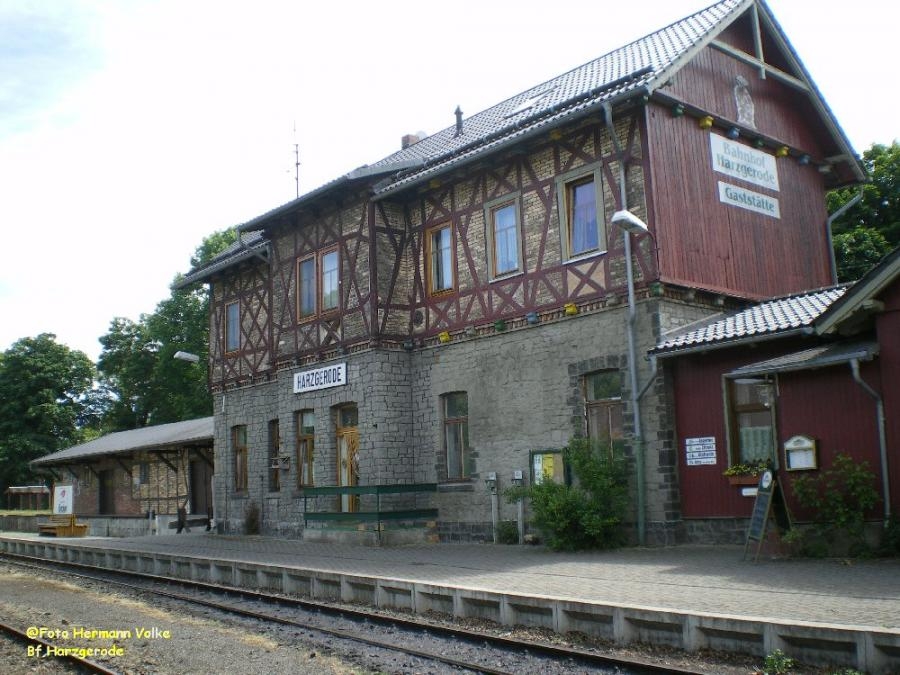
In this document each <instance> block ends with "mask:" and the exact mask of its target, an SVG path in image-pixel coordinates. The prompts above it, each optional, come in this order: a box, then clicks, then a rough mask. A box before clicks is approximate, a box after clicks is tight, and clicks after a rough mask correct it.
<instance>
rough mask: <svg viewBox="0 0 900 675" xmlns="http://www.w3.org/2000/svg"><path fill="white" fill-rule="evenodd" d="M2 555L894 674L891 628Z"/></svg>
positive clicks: (13, 546)
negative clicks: (775, 653)
mask: <svg viewBox="0 0 900 675" xmlns="http://www.w3.org/2000/svg"><path fill="white" fill-rule="evenodd" d="M0 551H3V552H8V553H13V554H19V555H25V556H32V557H35V558H41V559H46V560H55V561H64V562H74V563H80V564H85V565H92V566H96V567H100V568H105V569H111V570H117V569H121V570H127V571H135V572H146V573H151V574H157V575H163V576H171V577H175V578H181V579H190V580H196V581H206V582H211V583H221V584H224V585H231V586H238V587H243V588H251V589H258V590H262V591H270V592H274V593H287V594H293V595H298V596H304V597H309V598H312V599H316V600H325V601H339V602H353V603H363V604H367V605H370V606H373V607H377V608H384V609H399V610H405V611H409V612H413V613H417V614H425V613H428V612H437V613H441V614H445V615H452V616H454V617H457V618H479V619H484V620H489V621H493V622H496V623H498V624H502V625H507V626H514V625H525V626H536V627H543V628H547V629H549V630H553V631H556V632H559V633H566V632H580V633H585V634H587V635H592V636H596V637H599V638H601V639H605V640H609V641H610V642H613V643H616V644H619V645H626V644H629V643H632V642H644V643H651V644H663V645H668V646H671V647H675V648H679V649H684V650H686V651H696V650H699V649H703V648H709V649H715V650H720V651H730V652H737V653H745V654H751V655H754V656H759V657H763V656H765V655H766V654H770V653H771V652H773V651H774V650H776V649H781V650H782V651H783V652H785V653H786V654H788V655H789V656H792V657H794V658H796V659H799V660H801V661H804V662H807V663H811V664H815V665H833V666H836V667H850V668H856V669H858V670H861V671H863V672H867V673H871V674H873V675H881V674H888V673H896V672H898V671H900V630H893V629H879V628H877V627H869V626H847V625H837V624H825V623H812V622H802V621H796V622H788V621H772V620H769V619H763V618H755V617H746V616H740V617H739V616H732V615H727V614H711V613H700V612H681V611H677V610H672V609H665V608H658V607H646V606H637V605H624V604H603V603H595V602H584V601H580V600H577V599H572V598H559V597H548V596H539V595H521V594H513V593H504V592H498V591H492V590H489V589H479V588H467V587H464V586H448V585H434V584H428V583H423V582H420V581H411V580H404V579H396V578H390V577H383V576H368V575H358V574H346V573H342V572H341V573H339V572H330V571H327V570H321V569H306V568H302V567H288V566H283V565H282V566H280V565H274V564H265V563H258V562H242V561H234V560H225V559H209V558H199V557H192V556H185V555H177V554H172V553H158V552H139V551H125V550H115V549H111V548H104V549H98V548H93V547H89V546H79V545H78V541H77V540H51V539H48V540H41V539H18V538H6V537H0Z"/></svg>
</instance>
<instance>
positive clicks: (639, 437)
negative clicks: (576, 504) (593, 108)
mask: <svg viewBox="0 0 900 675" xmlns="http://www.w3.org/2000/svg"><path fill="white" fill-rule="evenodd" d="M603 120H604V122H606V127H607V129H608V130H609V135H610V139H611V140H612V142H613V145H614V146H615V148H616V154H617V155H618V158H619V200H620V209H621V210H624V211H627V210H628V194H627V192H628V190H627V185H626V183H625V181H626V176H625V173H626V172H625V152H624V151H623V150H622V147H621V145H620V144H619V138H618V136H616V130H615V128H614V126H613V116H612V106H611V105H610V104H609V103H604V104H603ZM623 236H624V240H625V277H626V282H627V284H628V320H627V321H626V324H625V330H626V333H627V342H628V376H629V385H630V388H631V415H632V425H633V428H634V461H635V477H634V478H635V482H636V483H637V535H638V544H639V545H640V546H644V545H645V544H646V543H647V516H646V510H647V507H646V501H647V486H646V479H645V477H644V474H645V470H646V467H645V466H644V436H643V432H642V430H641V402H640V396H641V394H640V392H639V391H638V373H637V358H636V354H637V347H636V337H635V323H636V321H637V308H636V306H635V298H634V269H633V264H632V261H631V234H630V233H628V232H624V231H623Z"/></svg>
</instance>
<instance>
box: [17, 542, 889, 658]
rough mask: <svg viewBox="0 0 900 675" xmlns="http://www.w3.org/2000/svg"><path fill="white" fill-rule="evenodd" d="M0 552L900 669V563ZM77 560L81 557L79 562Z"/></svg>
mask: <svg viewBox="0 0 900 675" xmlns="http://www.w3.org/2000/svg"><path fill="white" fill-rule="evenodd" d="M0 550H9V551H11V552H16V551H18V552H23V553H25V552H27V551H29V550H31V552H32V553H33V554H37V555H45V556H46V557H55V558H57V559H69V560H76V559H77V560H79V561H81V562H92V563H93V564H98V565H103V566H107V567H123V568H127V569H140V570H146V571H150V569H151V568H152V571H155V572H157V573H166V572H170V573H172V574H174V575H176V576H190V577H192V578H200V579H209V580H213V581H223V582H228V583H236V584H238V585H250V586H255V587H263V588H266V587H268V588H272V589H274V590H283V591H291V592H300V593H303V594H307V595H311V596H314V597H331V598H340V599H344V600H354V601H362V602H370V603H372V604H376V605H392V606H399V607H404V608H408V609H411V610H413V611H427V610H429V609H437V610H440V611H447V612H448V613H453V614H456V615H458V616H481V617H483V618H490V619H494V620H498V621H500V622H502V623H532V624H537V625H545V626H548V627H551V628H555V629H557V630H572V629H577V630H582V631H585V632H593V633H596V634H599V635H601V636H604V637H609V638H610V639H614V640H616V641H620V642H627V641H631V640H647V641H655V642H663V643H669V644H673V645H676V646H680V647H684V648H687V649H695V648H699V647H704V646H709V647H715V648H726V649H727V648H732V649H735V650H736V651H749V652H751V653H757V654H760V655H764V654H766V653H769V652H771V651H773V650H774V649H775V648H781V649H783V650H784V651H785V652H788V653H793V654H794V655H796V656H797V657H798V658H803V659H805V660H807V661H812V662H827V661H830V662H833V663H836V664H838V665H846V666H852V667H858V668H860V669H863V670H866V671H867V672H871V673H875V672H900V560H896V559H891V560H867V561H846V560H833V559H829V560H773V559H769V558H766V557H761V558H760V560H759V562H752V561H749V560H748V561H744V560H742V554H743V547H740V546H738V547H734V546H708V547H707V546H678V547H670V548H633V549H624V550H619V551H610V552H594V553H565V554H563V553H553V552H550V551H547V550H545V549H542V548H534V547H522V546H496V545H484V544H482V545H452V544H451V545H446V544H440V545H427V546H408V547H394V548H388V547H379V548H376V547H359V546H352V545H342V544H329V543H320V542H304V541H297V540H280V539H273V538H265V537H234V536H222V535H214V534H205V533H204V534H196V533H192V534H191V535H189V536H184V535H182V536H161V537H160V536H157V537H136V538H127V539H107V538H83V539H61V540H55V539H48V538H46V537H43V538H39V537H37V536H33V535H27V534H19V533H0ZM72 551H76V553H74V554H73V553H72Z"/></svg>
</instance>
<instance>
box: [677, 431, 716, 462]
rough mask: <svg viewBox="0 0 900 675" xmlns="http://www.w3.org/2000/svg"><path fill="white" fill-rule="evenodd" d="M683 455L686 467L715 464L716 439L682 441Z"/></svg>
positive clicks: (705, 438)
mask: <svg viewBox="0 0 900 675" xmlns="http://www.w3.org/2000/svg"><path fill="white" fill-rule="evenodd" d="M684 454H685V460H686V462H687V465H688V466H701V465H703V464H715V463H716V437H715V436H703V437H700V438H685V439H684Z"/></svg>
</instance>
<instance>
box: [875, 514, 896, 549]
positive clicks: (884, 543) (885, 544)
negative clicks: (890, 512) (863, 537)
mask: <svg viewBox="0 0 900 675" xmlns="http://www.w3.org/2000/svg"><path fill="white" fill-rule="evenodd" d="M879 553H881V555H887V556H898V555H900V520H898V519H897V516H892V517H891V519H890V520H889V521H888V523H887V526H886V527H885V528H884V532H882V534H881V549H880V550H879Z"/></svg>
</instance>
